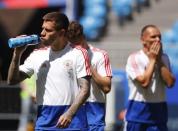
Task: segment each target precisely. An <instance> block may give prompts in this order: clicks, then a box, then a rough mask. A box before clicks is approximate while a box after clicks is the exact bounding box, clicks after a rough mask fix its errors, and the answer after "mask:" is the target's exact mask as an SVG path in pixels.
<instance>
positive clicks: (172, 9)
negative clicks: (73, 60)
mask: <svg viewBox="0 0 178 131" xmlns="http://www.w3.org/2000/svg"><path fill="white" fill-rule="evenodd" d="M49 11H61V12H64V13H66V14H67V15H68V17H69V19H70V20H77V21H79V22H80V23H81V24H82V25H83V26H84V33H85V35H86V38H87V39H88V41H89V43H91V44H93V45H94V46H96V47H99V48H101V49H104V50H106V51H108V53H109V56H110V60H111V64H112V68H113V84H112V91H111V92H110V93H109V94H108V97H107V101H108V104H107V112H106V123H107V126H106V130H108V131H119V130H122V124H123V121H122V120H121V119H120V118H119V113H120V112H121V111H122V110H123V109H125V106H126V103H127V95H128V87H127V79H126V76H125V71H124V69H125V64H126V61H127V57H128V55H129V54H130V53H131V52H133V51H135V50H138V49H140V48H141V43H140V41H139V37H140V31H141V28H142V27H143V26H144V25H146V24H155V25H157V26H158V27H159V28H160V30H161V32H162V42H163V46H164V47H163V48H164V51H165V52H166V53H168V55H169V57H170V60H171V66H172V69H173V73H174V74H175V75H176V77H177V79H178V60H177V57H178V37H177V35H178V0H0V73H1V77H2V81H1V84H0V123H1V124H0V130H3V131H5V130H16V129H17V126H18V120H19V114H20V112H21V110H20V106H21V103H20V101H21V100H20V96H19V93H20V88H19V85H16V86H7V84H6V79H7V72H8V68H9V64H10V60H11V57H12V52H13V49H10V48H9V47H8V44H7V41H8V39H9V38H11V37H15V36H17V35H20V34H27V35H30V34H40V31H41V24H42V20H41V17H42V16H43V15H44V14H46V13H47V12H49ZM33 48H34V47H33V46H30V47H29V48H28V50H27V51H26V52H25V55H24V56H23V60H24V59H25V58H26V57H27V56H28V55H29V53H30V52H31V51H32V50H33ZM23 60H22V62H23ZM177 92H178V82H176V85H175V87H174V88H173V89H171V90H167V100H168V105H169V121H168V127H169V130H170V131H177V130H178V126H177V125H178V113H177V111H178V95H177ZM10 125H11V126H10Z"/></svg>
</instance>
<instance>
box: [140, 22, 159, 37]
mask: <svg viewBox="0 0 178 131" xmlns="http://www.w3.org/2000/svg"><path fill="white" fill-rule="evenodd" d="M150 27H151V28H157V26H156V25H153V24H149V25H145V26H144V27H143V28H142V30H141V36H143V34H144V32H145V31H146V30H147V29H148V28H150Z"/></svg>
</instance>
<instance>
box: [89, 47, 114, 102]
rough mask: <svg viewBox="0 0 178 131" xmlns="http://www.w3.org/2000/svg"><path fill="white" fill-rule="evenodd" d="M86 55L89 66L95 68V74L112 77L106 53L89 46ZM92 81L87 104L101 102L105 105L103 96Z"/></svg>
mask: <svg viewBox="0 0 178 131" xmlns="http://www.w3.org/2000/svg"><path fill="white" fill-rule="evenodd" d="M88 54H89V57H90V61H91V65H92V66H93V67H94V68H96V70H97V72H98V73H99V74H100V75H101V76H103V77H105V76H106V77H112V70H111V64H110V61H109V56H108V54H107V52H106V51H104V50H101V49H98V48H95V47H93V46H91V45H89V49H88ZM99 88H101V87H99V86H98V85H97V84H96V83H95V81H94V80H93V79H91V89H90V97H89V98H88V102H101V103H105V101H106V100H105V99H106V98H105V94H104V93H103V92H102V90H101V89H99Z"/></svg>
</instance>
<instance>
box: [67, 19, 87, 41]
mask: <svg viewBox="0 0 178 131" xmlns="http://www.w3.org/2000/svg"><path fill="white" fill-rule="evenodd" d="M83 36H84V34H83V27H82V25H81V24H80V23H78V22H76V21H72V22H71V23H70V24H69V27H68V31H67V38H68V40H69V41H70V42H72V43H73V42H78V41H79V40H80V38H81V37H83Z"/></svg>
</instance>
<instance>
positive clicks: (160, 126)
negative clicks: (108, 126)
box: [124, 122, 168, 131]
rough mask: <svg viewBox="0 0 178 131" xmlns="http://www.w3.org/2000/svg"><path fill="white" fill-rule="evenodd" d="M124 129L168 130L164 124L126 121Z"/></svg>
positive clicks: (135, 130) (132, 130)
mask: <svg viewBox="0 0 178 131" xmlns="http://www.w3.org/2000/svg"><path fill="white" fill-rule="evenodd" d="M124 131H168V128H167V125H166V124H146V123H137V122H126V123H125V127H124Z"/></svg>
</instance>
